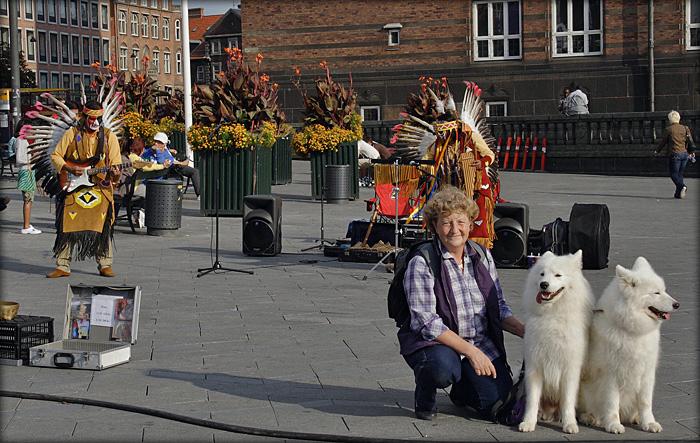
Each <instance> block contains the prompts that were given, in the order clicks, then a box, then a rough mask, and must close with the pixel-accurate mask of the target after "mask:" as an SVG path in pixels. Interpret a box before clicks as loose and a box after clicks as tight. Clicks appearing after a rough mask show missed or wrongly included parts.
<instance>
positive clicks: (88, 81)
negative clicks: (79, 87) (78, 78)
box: [83, 74, 92, 89]
mask: <svg viewBox="0 0 700 443" xmlns="http://www.w3.org/2000/svg"><path fill="white" fill-rule="evenodd" d="M91 83H92V79H91V78H90V74H83V84H84V85H85V89H87V88H89V87H90V84H91Z"/></svg>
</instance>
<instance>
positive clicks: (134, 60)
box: [131, 46, 141, 71]
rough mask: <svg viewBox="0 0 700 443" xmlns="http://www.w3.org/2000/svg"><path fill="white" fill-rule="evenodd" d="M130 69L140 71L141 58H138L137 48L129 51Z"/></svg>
mask: <svg viewBox="0 0 700 443" xmlns="http://www.w3.org/2000/svg"><path fill="white" fill-rule="evenodd" d="M131 69H133V70H134V71H138V70H139V69H141V58H140V57H139V48H138V47H136V46H134V47H133V48H132V49H131Z"/></svg>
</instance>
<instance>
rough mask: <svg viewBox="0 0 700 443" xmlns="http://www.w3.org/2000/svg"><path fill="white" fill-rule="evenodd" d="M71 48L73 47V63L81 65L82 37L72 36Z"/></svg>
mask: <svg viewBox="0 0 700 443" xmlns="http://www.w3.org/2000/svg"><path fill="white" fill-rule="evenodd" d="M70 43H71V48H72V49H73V58H72V61H73V64H74V65H76V66H77V65H80V37H78V36H77V35H71V36H70Z"/></svg>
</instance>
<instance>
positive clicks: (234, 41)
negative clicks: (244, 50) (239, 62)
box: [226, 38, 238, 49]
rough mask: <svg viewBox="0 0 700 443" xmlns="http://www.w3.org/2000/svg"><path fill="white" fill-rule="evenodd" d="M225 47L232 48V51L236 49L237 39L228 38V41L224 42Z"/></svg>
mask: <svg viewBox="0 0 700 443" xmlns="http://www.w3.org/2000/svg"><path fill="white" fill-rule="evenodd" d="M226 46H227V47H228V48H232V49H233V48H237V47H238V39H237V38H229V39H228V40H227V41H226Z"/></svg>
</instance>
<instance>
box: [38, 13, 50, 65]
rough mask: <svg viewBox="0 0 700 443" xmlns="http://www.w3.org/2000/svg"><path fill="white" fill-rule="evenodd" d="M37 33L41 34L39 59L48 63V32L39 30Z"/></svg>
mask: <svg viewBox="0 0 700 443" xmlns="http://www.w3.org/2000/svg"><path fill="white" fill-rule="evenodd" d="M37 4H38V3H37ZM37 34H38V35H39V41H38V43H39V61H40V62H42V63H46V62H47V61H48V59H47V58H46V32H44V31H39V32H38V33H37Z"/></svg>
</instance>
